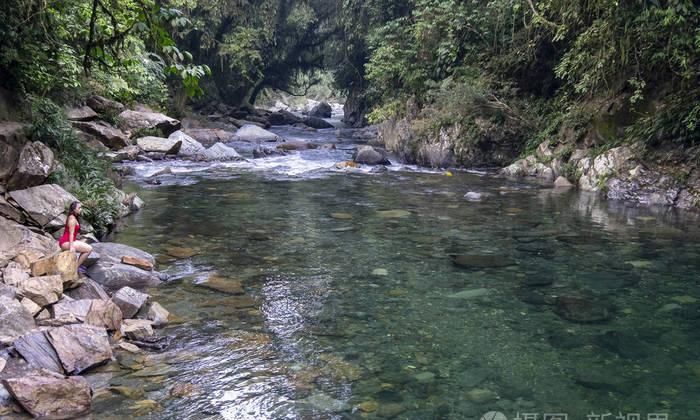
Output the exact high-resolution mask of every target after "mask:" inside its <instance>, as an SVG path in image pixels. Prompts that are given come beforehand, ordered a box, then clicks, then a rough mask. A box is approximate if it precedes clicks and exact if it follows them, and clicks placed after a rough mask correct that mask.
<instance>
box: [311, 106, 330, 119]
mask: <svg viewBox="0 0 700 420" xmlns="http://www.w3.org/2000/svg"><path fill="white" fill-rule="evenodd" d="M332 114H333V108H331V106H330V105H329V104H328V103H327V102H319V103H318V104H317V105H316V106H314V107H313V108H311V111H309V115H310V116H312V117H318V118H330V117H331V115H332Z"/></svg>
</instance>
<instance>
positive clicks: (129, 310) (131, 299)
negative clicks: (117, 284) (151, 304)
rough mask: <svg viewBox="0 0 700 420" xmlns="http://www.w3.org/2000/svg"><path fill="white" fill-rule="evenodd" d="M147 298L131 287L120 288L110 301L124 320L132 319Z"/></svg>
mask: <svg viewBox="0 0 700 420" xmlns="http://www.w3.org/2000/svg"><path fill="white" fill-rule="evenodd" d="M148 298H149V296H148V295H147V294H145V293H141V292H139V291H138V290H134V289H132V288H131V287H122V288H121V289H119V290H118V291H117V293H115V294H114V296H112V301H113V302H114V303H115V304H116V305H117V306H118V307H119V309H121V311H122V314H123V315H124V317H125V318H133V317H134V315H136V313H137V312H138V311H139V309H141V307H142V306H143V305H144V304H145V303H146V301H147V300H148Z"/></svg>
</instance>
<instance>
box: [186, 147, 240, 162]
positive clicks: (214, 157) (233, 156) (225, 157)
mask: <svg viewBox="0 0 700 420" xmlns="http://www.w3.org/2000/svg"><path fill="white" fill-rule="evenodd" d="M196 159H197V160H203V161H207V162H210V161H221V162H223V161H238V160H243V158H242V157H241V155H239V154H238V152H237V151H236V149H234V148H233V147H229V146H226V145H225V144H223V143H216V144H215V145H213V146H211V147H210V148H208V149H206V150H205V151H203V152H201V153H199V154H198V155H197V156H196Z"/></svg>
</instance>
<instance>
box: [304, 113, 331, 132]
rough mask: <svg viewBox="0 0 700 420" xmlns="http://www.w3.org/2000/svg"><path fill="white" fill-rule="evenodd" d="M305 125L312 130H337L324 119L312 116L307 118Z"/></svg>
mask: <svg viewBox="0 0 700 420" xmlns="http://www.w3.org/2000/svg"><path fill="white" fill-rule="evenodd" d="M303 123H304V124H305V125H307V126H309V127H311V128H315V129H318V130H322V129H324V128H335V127H334V126H333V124H331V123H329V122H328V121H326V120H324V119H322V118H318V117H312V116H307V117H305V118H304V121H303Z"/></svg>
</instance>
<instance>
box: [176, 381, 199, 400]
mask: <svg viewBox="0 0 700 420" xmlns="http://www.w3.org/2000/svg"><path fill="white" fill-rule="evenodd" d="M197 393H199V389H198V387H197V386H196V385H194V384H191V383H187V382H184V383H182V382H181V383H178V384H175V385H173V386H172V388H170V392H169V394H170V397H171V398H185V397H189V396H191V395H193V394H197Z"/></svg>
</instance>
